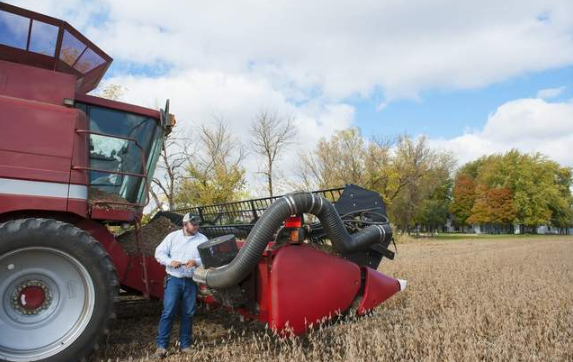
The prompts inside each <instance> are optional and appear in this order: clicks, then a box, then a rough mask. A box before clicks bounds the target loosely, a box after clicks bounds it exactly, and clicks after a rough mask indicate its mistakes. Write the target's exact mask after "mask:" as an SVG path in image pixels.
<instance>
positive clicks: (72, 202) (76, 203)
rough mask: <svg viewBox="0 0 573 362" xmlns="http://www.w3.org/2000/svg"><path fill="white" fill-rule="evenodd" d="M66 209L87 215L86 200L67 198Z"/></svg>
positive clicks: (83, 215)
mask: <svg viewBox="0 0 573 362" xmlns="http://www.w3.org/2000/svg"><path fill="white" fill-rule="evenodd" d="M68 211H69V212H73V213H74V214H78V215H80V216H82V217H87V212H88V202H87V201H86V200H78V199H68Z"/></svg>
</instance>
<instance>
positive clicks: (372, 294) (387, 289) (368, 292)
mask: <svg viewBox="0 0 573 362" xmlns="http://www.w3.org/2000/svg"><path fill="white" fill-rule="evenodd" d="M364 269H365V272H366V273H365V274H366V280H365V282H364V283H365V285H364V295H363V298H362V301H361V302H360V305H359V306H358V311H357V312H358V314H359V315H363V314H366V313H368V312H369V311H371V310H372V309H374V308H376V306H378V305H379V304H381V303H382V302H384V301H385V300H386V299H388V298H390V297H391V296H393V295H394V294H396V293H398V292H399V291H400V282H399V281H398V280H396V279H394V278H391V277H389V276H387V275H384V274H382V273H380V272H378V271H376V270H374V269H371V268H368V267H364Z"/></svg>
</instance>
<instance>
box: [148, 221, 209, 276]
mask: <svg viewBox="0 0 573 362" xmlns="http://www.w3.org/2000/svg"><path fill="white" fill-rule="evenodd" d="M207 240H208V239H207V237H206V236H205V235H203V234H201V233H196V234H195V235H193V236H186V235H185V233H184V232H183V230H177V231H174V232H172V233H170V234H169V235H167V236H166V237H165V239H163V241H162V242H161V244H159V246H158V247H157V248H156V249H155V259H156V260H157V261H158V262H159V264H161V265H165V271H166V272H167V274H170V275H173V276H174V277H177V278H183V277H185V278H191V277H192V276H193V272H194V271H195V268H194V267H191V268H186V267H185V263H187V262H188V261H189V260H191V259H193V260H195V262H196V263H197V266H200V265H201V258H200V257H199V250H198V249H197V247H198V246H199V244H201V243H203V242H205V241H207ZM173 260H175V261H179V262H181V263H183V265H182V266H180V267H179V268H172V267H171V266H169V264H170V263H171V262H172V261H173Z"/></svg>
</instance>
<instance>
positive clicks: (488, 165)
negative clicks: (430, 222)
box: [450, 150, 573, 233]
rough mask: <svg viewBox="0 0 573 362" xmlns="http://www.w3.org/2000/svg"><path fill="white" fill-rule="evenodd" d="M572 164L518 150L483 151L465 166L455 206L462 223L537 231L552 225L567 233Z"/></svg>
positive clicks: (453, 209)
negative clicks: (543, 226) (562, 164)
mask: <svg viewBox="0 0 573 362" xmlns="http://www.w3.org/2000/svg"><path fill="white" fill-rule="evenodd" d="M571 177H572V175H571V168H569V167H562V166H560V165H559V164H558V163H557V162H554V161H551V160H549V159H548V158H547V157H546V156H544V155H542V154H539V153H536V154H523V153H520V152H519V151H517V150H512V151H509V152H507V153H505V154H497V155H491V156H484V157H481V158H480V159H478V160H475V161H473V162H469V163H467V164H465V165H464V166H463V167H461V168H460V169H459V170H458V172H457V174H456V178H455V183H454V188H453V199H452V203H451V206H450V211H451V213H452V215H453V216H454V217H455V221H456V223H457V224H458V225H460V226H461V227H467V226H468V225H471V224H479V225H483V226H484V227H485V228H486V229H489V230H490V231H493V232H501V233H512V232H514V231H515V230H514V227H515V226H516V225H517V227H519V229H520V230H519V231H520V232H535V231H536V229H537V227H538V226H541V225H547V226H552V227H555V228H557V229H558V230H559V231H560V232H565V230H566V229H567V228H570V227H571V226H572V224H573V210H572V204H573V198H572V196H571V183H572V181H571Z"/></svg>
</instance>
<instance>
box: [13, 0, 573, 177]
mask: <svg viewBox="0 0 573 362" xmlns="http://www.w3.org/2000/svg"><path fill="white" fill-rule="evenodd" d="M7 2H8V3H12V4H14V5H18V6H22V7H25V8H28V9H31V10H34V11H38V12H41V13H45V14H47V15H51V16H54V17H57V18H62V19H65V20H66V21H68V23H70V24H71V25H72V26H74V27H76V28H77V29H78V30H80V31H81V32H82V33H84V34H85V35H86V36H87V37H88V38H89V39H90V40H92V41H93V42H94V43H95V44H97V45H98V46H99V47H100V48H101V49H103V50H104V51H105V52H107V53H108V54H110V55H111V56H112V57H113V58H114V62H113V64H112V66H111V68H110V70H109V71H108V73H107V75H106V77H105V79H104V81H103V83H102V86H105V85H106V84H110V83H112V84H121V85H123V86H125V87H126V88H127V90H126V92H125V95H124V100H125V101H127V102H130V103H135V104H139V105H142V106H147V107H155V106H157V105H159V104H163V103H164V101H165V99H166V98H170V99H171V111H172V113H174V114H175V115H176V116H177V120H178V121H179V126H178V127H179V130H178V131H180V132H188V133H189V134H190V135H191V136H193V135H194V131H195V130H196V129H197V127H198V126H200V125H202V124H206V123H210V122H212V121H213V117H214V116H217V117H223V118H224V119H226V120H227V121H228V122H229V124H230V127H231V129H232V131H233V132H234V134H235V135H236V136H237V138H239V139H241V140H243V141H244V142H247V140H248V127H249V124H250V122H252V120H253V118H254V117H255V116H256V114H257V113H259V112H260V111H261V110H265V109H272V110H277V111H278V112H279V113H281V114H285V115H287V114H288V115H292V116H293V117H294V118H295V119H296V127H297V129H298V131H299V140H298V143H297V144H296V145H295V146H293V149H292V150H290V151H289V152H288V154H287V155H285V157H284V158H283V160H282V161H281V167H282V168H283V169H289V168H292V167H293V164H294V163H295V162H296V159H297V157H296V155H297V154H298V152H302V151H305V150H310V149H312V147H313V145H315V144H316V142H317V141H318V140H319V139H320V138H321V137H329V136H330V135H332V134H333V133H334V132H335V131H337V130H340V129H344V128H347V127H359V128H360V129H361V132H362V135H363V136H364V137H365V138H366V139H368V138H370V137H373V136H386V137H392V136H396V135H400V134H405V133H406V134H409V135H412V136H414V137H418V136H422V135H424V136H426V137H428V139H429V140H430V144H431V145H432V147H435V148H438V149H443V150H446V151H450V152H452V153H453V154H454V155H455V156H456V157H457V159H458V163H459V164H463V163H464V162H467V161H470V160H473V159H476V158H478V157H480V156H482V155H485V154H491V153H497V152H504V151H507V150H509V149H512V148H517V149H519V150H522V151H524V152H542V153H544V154H546V155H547V156H549V157H550V158H552V159H554V160H556V161H558V162H560V163H561V164H563V165H566V166H573V151H572V146H571V145H573V1H571V0H504V1H499V0H480V1H472V0H468V1H459V0H432V1H427V0H360V1H359V0H353V1H346V0H338V1H332V0H315V1H299V0H273V1H268V0H266V1H264V0H245V1H183V0H164V1H161V2H158V1H140V0H139V1H134V0H121V1H118V0H113V1H112V0H101V1H95V0H92V1H83V0H57V1H56V0H41V1H39V0H38V1H34V0H21V1H16V0H9V1H7ZM257 165H258V162H257V160H256V158H255V157H254V156H250V157H249V158H248V160H247V168H248V169H249V171H253V174H254V173H255V172H256V171H257V167H258V166H257Z"/></svg>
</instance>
